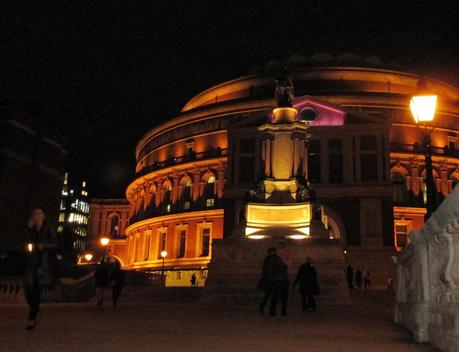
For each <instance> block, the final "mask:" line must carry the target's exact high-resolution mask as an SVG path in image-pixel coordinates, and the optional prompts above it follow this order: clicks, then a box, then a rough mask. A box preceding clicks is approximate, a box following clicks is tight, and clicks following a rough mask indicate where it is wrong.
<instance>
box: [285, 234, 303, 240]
mask: <svg viewBox="0 0 459 352" xmlns="http://www.w3.org/2000/svg"><path fill="white" fill-rule="evenodd" d="M307 237H308V236H306V235H300V234H295V235H290V236H288V238H291V239H292V240H304V239H305V238H307Z"/></svg>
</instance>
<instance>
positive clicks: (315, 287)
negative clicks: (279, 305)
mask: <svg viewBox="0 0 459 352" xmlns="http://www.w3.org/2000/svg"><path fill="white" fill-rule="evenodd" d="M298 283H299V284H300V292H301V293H302V294H305V295H318V294H320V289H319V284H318V282H317V270H316V268H314V267H313V266H312V265H311V264H310V263H306V264H303V265H301V266H300V268H299V269H298V273H297V274H296V278H295V281H294V282H293V286H296V285H297V284H298Z"/></svg>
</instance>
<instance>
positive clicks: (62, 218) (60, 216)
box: [59, 213, 70, 222]
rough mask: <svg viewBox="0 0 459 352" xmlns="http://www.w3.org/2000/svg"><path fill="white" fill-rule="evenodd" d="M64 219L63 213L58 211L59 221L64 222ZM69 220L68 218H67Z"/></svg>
mask: <svg viewBox="0 0 459 352" xmlns="http://www.w3.org/2000/svg"><path fill="white" fill-rule="evenodd" d="M64 221H65V213H60V214H59V222H64ZM69 221H70V219H69Z"/></svg>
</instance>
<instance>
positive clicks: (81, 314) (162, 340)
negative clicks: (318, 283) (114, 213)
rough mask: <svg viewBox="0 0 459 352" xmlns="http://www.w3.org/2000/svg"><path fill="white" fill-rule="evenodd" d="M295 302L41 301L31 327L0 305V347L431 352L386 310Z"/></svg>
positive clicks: (21, 313)
mask: <svg viewBox="0 0 459 352" xmlns="http://www.w3.org/2000/svg"><path fill="white" fill-rule="evenodd" d="M295 308H296V307H293V306H292V307H290V314H289V316H288V317H276V318H270V317H267V316H259V315H258V314H257V312H256V309H251V308H238V309H233V310H231V309H229V308H228V307H220V308H219V309H216V308H208V307H202V306H200V305H199V304H196V303H188V304H172V303H161V304H149V305H144V304H134V303H127V302H121V303H120V306H118V307H117V308H113V307H111V306H108V305H107V306H102V307H95V306H94V305H93V304H45V305H44V306H43V310H42V316H41V321H40V324H39V326H37V328H36V329H35V330H34V331H26V330H25V329H24V326H25V319H24V317H26V311H27V310H26V306H24V305H0V351H1V352H16V351H18V352H19V351H20V352H24V351H27V352H35V351H49V352H54V351H59V352H67V351H68V352H73V351H75V352H76V351H78V352H82V351H83V352H92V351H94V352H105V351H110V352H118V351H119V352H137V351H232V352H233V351H250V352H255V351H276V352H284V351H286V352H289V351H311V352H313V351H320V352H326V351H343V352H344V351H352V352H372V351H375V352H376V351H403V352H411V351H413V352H414V351H435V350H434V349H433V348H431V347H430V346H427V345H421V344H416V343H413V342H411V337H410V335H409V333H408V332H407V331H405V330H403V329H401V328H398V327H396V326H395V325H394V324H393V323H392V322H391V309H388V308H383V307H376V308H375V307H369V306H366V307H365V306H353V307H351V306H348V307H337V308H334V307H323V308H321V309H320V307H319V309H320V310H319V311H318V312H315V313H307V314H301V313H300V312H298V311H297V310H296V309H295Z"/></svg>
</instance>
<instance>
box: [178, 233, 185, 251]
mask: <svg viewBox="0 0 459 352" xmlns="http://www.w3.org/2000/svg"><path fill="white" fill-rule="evenodd" d="M185 247H186V230H180V231H179V233H178V238H177V258H183V257H185Z"/></svg>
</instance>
